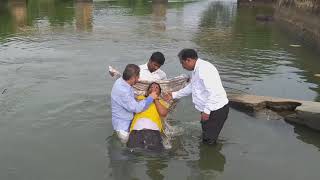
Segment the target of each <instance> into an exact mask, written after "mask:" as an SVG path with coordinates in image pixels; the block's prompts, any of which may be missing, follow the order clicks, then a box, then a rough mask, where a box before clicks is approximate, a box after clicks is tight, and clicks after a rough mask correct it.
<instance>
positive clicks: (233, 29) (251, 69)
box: [194, 1, 320, 101]
mask: <svg viewBox="0 0 320 180" xmlns="http://www.w3.org/2000/svg"><path fill="white" fill-rule="evenodd" d="M273 13H274V9H273V8H272V7H270V6H267V7H259V8H255V7H246V6H237V5H236V4H235V3H233V2H228V1H226V2H219V1H218V2H216V1H213V2H210V3H209V6H208V8H206V9H205V10H204V11H203V12H202V15H201V19H200V24H199V29H198V31H197V33H196V34H195V36H194V41H195V42H196V43H197V45H199V46H200V48H199V49H200V51H201V52H203V54H205V56H204V58H207V59H209V60H213V61H214V64H216V65H217V66H218V69H219V70H220V73H221V74H222V79H223V81H224V83H225V86H226V87H227V89H228V90H229V91H239V92H246V93H252V94H257V95H268V96H277V97H286V98H293V99H309V98H310V97H311V98H310V100H316V101H318V99H319V92H320V88H319V86H305V87H304V88H303V89H305V88H307V89H308V91H305V94H301V93H297V92H301V91H302V86H303V84H302V83H301V82H303V81H307V82H310V83H314V84H319V80H316V78H314V77H312V75H313V74H315V72H316V71H317V70H318V71H319V68H318V67H320V64H319V62H318V61H317V60H316V59H317V55H316V54H315V53H312V52H310V50H309V51H308V50H306V49H305V48H304V50H302V49H303V48H301V49H297V48H296V49H292V48H288V47H290V46H289V45H290V44H292V43H293V42H290V39H289V38H288V37H285V36H284V34H283V32H280V31H279V29H278V28H277V25H276V23H275V22H259V21H257V20H256V18H255V17H256V15H259V14H263V15H270V16H272V15H273ZM280 34H281V35H280ZM307 52H308V53H307ZM302 53H305V54H302ZM308 54H309V55H308ZM300 64H304V65H303V67H302V66H301V65H300ZM306 64H308V65H309V66H310V65H311V64H312V65H311V66H312V67H311V66H310V67H308V68H307V67H306ZM318 64H319V66H315V65H318ZM315 67H317V68H316V69H317V70H315ZM300 69H305V70H304V71H301V72H299V71H300ZM309 71H312V72H313V73H310V72H309ZM297 72H298V74H297ZM283 73H284V74H286V75H281V74H283ZM274 84H282V86H274ZM307 97H309V98H307Z"/></svg>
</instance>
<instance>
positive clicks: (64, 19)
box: [0, 0, 320, 180]
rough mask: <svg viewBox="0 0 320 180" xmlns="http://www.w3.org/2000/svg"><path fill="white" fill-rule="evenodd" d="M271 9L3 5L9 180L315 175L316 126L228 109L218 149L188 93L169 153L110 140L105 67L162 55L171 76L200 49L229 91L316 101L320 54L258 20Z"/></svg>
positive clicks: (47, 2)
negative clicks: (188, 53)
mask: <svg viewBox="0 0 320 180" xmlns="http://www.w3.org/2000/svg"><path fill="white" fill-rule="evenodd" d="M272 13H273V10H272V8H270V7H256V8H254V7H243V6H239V7H238V6H237V5H236V2H235V1H231V2H230V1H215V0H208V1H207V0H203V1H193V2H189V3H184V2H182V1H180V2H171V1H169V2H168V3H152V2H151V1H146V0H116V1H109V0H97V1H96V0H93V1H86V0H79V1H78V0H77V1H76V0H25V1H23V0H7V1H0V22H1V25H0V147H1V148H0V162H1V163H0V179H1V180H2V179H4V180H7V179H10V177H9V176H10V174H12V173H14V175H16V176H15V177H21V178H20V179H23V178H25V179H68V180H82V179H237V178H238V179H239V177H241V178H242V179H249V180H250V179H317V178H318V169H316V167H318V164H319V162H320V159H319V157H320V156H319V147H320V145H319V141H318V139H319V136H318V132H312V131H309V130H308V129H303V128H300V127H298V126H291V125H290V124H287V123H285V122H284V121H283V120H282V119H281V118H280V119H279V118H278V116H275V115H274V114H271V113H269V112H267V113H264V114H255V116H248V115H246V114H245V113H242V112H238V111H234V110H232V109H231V110H230V115H229V118H228V120H227V121H226V124H225V126H224V129H223V131H222V133H221V137H220V140H221V139H223V140H224V141H223V144H218V145H217V146H214V147H209V146H206V145H202V144H201V138H200V136H201V126H200V123H199V113H198V112H197V111H196V110H195V109H194V105H193V104H192V101H191V98H190V97H189V98H184V99H183V100H181V101H180V103H179V105H178V106H177V108H176V111H175V112H174V113H173V116H172V117H171V118H170V124H171V125H173V126H174V127H175V128H174V129H176V130H177V131H179V132H178V133H177V134H178V135H177V136H176V137H174V138H173V140H172V149H170V150H169V152H166V153H164V154H149V153H145V152H136V151H135V152H130V151H129V150H128V149H126V147H124V146H121V144H119V141H117V140H116V139H115V138H112V137H111V138H108V141H107V142H105V141H104V140H105V138H106V137H109V136H110V135H111V134H112V133H113V130H112V123H111V109H110V91H111V88H112V84H113V82H114V81H113V80H111V79H109V76H106V66H108V65H115V66H116V67H119V69H122V68H124V67H125V65H126V64H128V63H137V64H142V63H145V60H146V58H148V57H149V56H150V54H151V53H152V52H153V51H161V52H163V53H164V54H165V56H166V63H165V65H164V66H163V70H164V71H166V72H167V75H168V76H170V77H172V76H175V75H178V74H181V73H186V71H184V70H183V69H182V68H181V65H180V63H179V61H178V59H177V53H178V51H179V50H180V49H182V48H186V47H192V48H196V49H197V50H198V51H199V55H200V57H201V58H204V59H207V60H209V61H211V62H212V63H213V64H215V65H216V66H217V68H218V70H219V71H220V74H221V77H222V79H223V83H224V85H225V86H226V87H227V89H228V91H229V92H230V91H236V92H239V91H240V92H247V93H252V94H258V95H271V96H280V97H288V98H295V99H303V100H317V101H319V97H320V96H319V94H320V91H319V85H320V79H318V78H316V77H314V76H313V75H314V74H316V73H319V71H320V69H319V68H320V64H319V63H320V62H319V61H318V59H319V58H318V57H319V54H317V53H315V52H313V51H311V50H310V49H308V48H307V47H304V46H301V47H300V48H293V47H291V46H290V44H297V43H298V42H296V41H295V40H294V38H290V37H288V36H287V35H286V32H283V31H281V30H280V29H279V28H278V27H277V25H276V23H275V22H257V21H256V20H255V16H256V14H268V15H269V14H272ZM84 32H90V33H84ZM106 96H107V98H106V99H105V97H106ZM35 152H36V153H35ZM304 161H306V162H308V163H307V164H305V163H301V162H304ZM48 162H50V163H48ZM284 166H285V167H286V168H283V167H284ZM279 169H281V171H279ZM301 169H303V170H302V171H301ZM247 172H250V173H247ZM295 172H299V173H295ZM8 174H9V176H8ZM66 174H67V176H66ZM8 177H9V178H8ZM11 177H12V176H11ZM11 179H12V178H11ZM16 179H19V178H16Z"/></svg>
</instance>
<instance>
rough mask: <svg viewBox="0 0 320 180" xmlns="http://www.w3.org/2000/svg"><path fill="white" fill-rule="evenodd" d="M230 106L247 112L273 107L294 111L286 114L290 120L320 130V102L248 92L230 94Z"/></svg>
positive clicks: (279, 110) (280, 110) (281, 110)
mask: <svg viewBox="0 0 320 180" xmlns="http://www.w3.org/2000/svg"><path fill="white" fill-rule="evenodd" d="M228 98H229V100H230V106H231V107H233V108H235V109H238V110H243V111H246V112H255V111H259V110H263V109H271V110H273V111H276V112H284V111H285V112H288V111H290V112H292V113H290V114H289V115H284V118H285V120H286V121H288V122H293V123H298V124H302V125H305V126H307V127H309V128H311V129H314V130H319V131H320V103H319V102H311V101H300V100H294V99H284V98H275V97H268V96H254V95H248V94H228Z"/></svg>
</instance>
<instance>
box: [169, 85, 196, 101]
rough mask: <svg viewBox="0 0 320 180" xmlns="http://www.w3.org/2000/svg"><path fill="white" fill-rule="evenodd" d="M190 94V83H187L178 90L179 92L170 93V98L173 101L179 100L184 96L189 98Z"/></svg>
mask: <svg viewBox="0 0 320 180" xmlns="http://www.w3.org/2000/svg"><path fill="white" fill-rule="evenodd" d="M191 92H192V86H191V83H189V84H188V85H187V86H186V87H184V88H183V89H180V90H179V91H176V92H172V98H173V99H180V98H182V97H184V96H189V95H190V94H191Z"/></svg>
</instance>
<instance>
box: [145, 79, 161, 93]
mask: <svg viewBox="0 0 320 180" xmlns="http://www.w3.org/2000/svg"><path fill="white" fill-rule="evenodd" d="M152 84H156V85H158V86H159V90H160V91H159V92H160V94H161V86H160V84H159V83H157V82H152V83H151V84H149V86H148V88H147V92H148V91H149V89H150V88H151V86H152Z"/></svg>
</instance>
